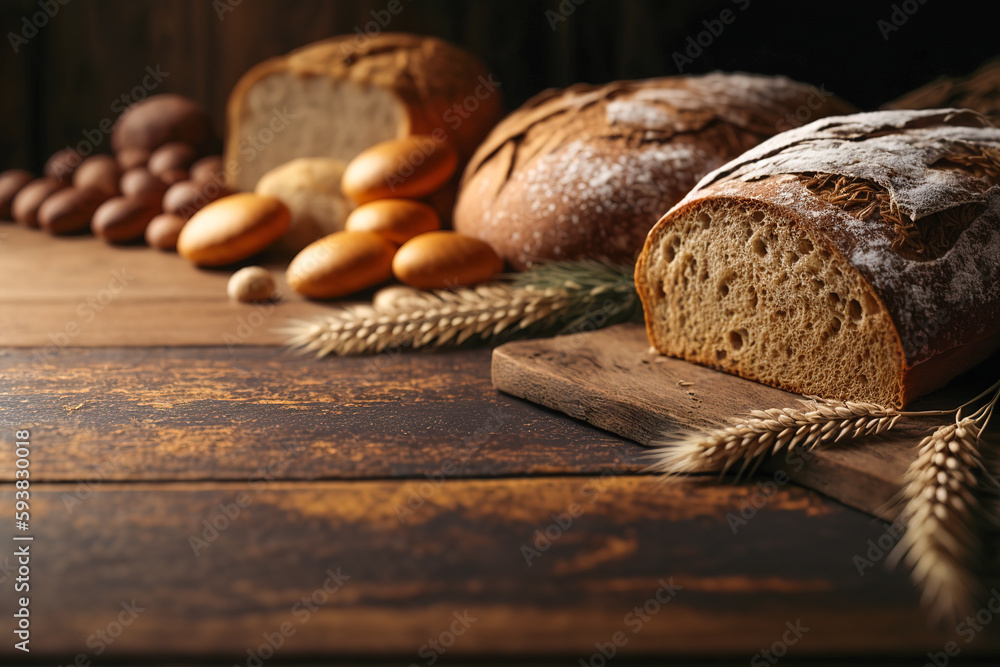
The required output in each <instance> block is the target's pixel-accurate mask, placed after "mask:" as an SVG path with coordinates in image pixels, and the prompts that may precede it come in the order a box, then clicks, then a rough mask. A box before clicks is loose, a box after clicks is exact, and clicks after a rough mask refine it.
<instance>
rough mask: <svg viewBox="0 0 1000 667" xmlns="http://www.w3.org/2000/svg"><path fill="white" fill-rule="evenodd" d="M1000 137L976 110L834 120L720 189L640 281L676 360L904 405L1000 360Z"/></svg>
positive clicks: (657, 238) (683, 218) (654, 322)
mask: <svg viewBox="0 0 1000 667" xmlns="http://www.w3.org/2000/svg"><path fill="white" fill-rule="evenodd" d="M998 183H1000V129H997V128H995V127H993V126H992V125H991V124H990V123H989V121H988V120H986V119H985V118H984V117H983V116H981V115H979V114H977V113H975V112H972V111H968V110H955V109H944V110H942V109H937V110H925V111H881V112H874V113H865V114H856V115H851V116H841V117H831V118H825V119H823V120H819V121H816V122H814V123H811V124H809V125H807V126H805V127H801V128H798V129H795V130H790V131H788V132H785V133H783V134H780V135H778V136H776V137H773V138H772V139H770V140H768V141H766V142H764V143H763V144H761V145H759V146H757V147H756V148H753V149H751V150H750V151H748V152H747V153H745V154H743V155H742V156H740V157H739V158H737V159H735V160H733V161H732V162H730V163H728V164H726V165H724V166H723V167H720V168H719V169H717V170H716V171H714V172H713V173H711V174H709V175H708V176H706V177H705V178H704V179H703V180H702V181H701V182H700V183H699V184H698V185H697V186H696V187H695V189H694V190H692V191H691V192H690V193H689V194H688V195H687V196H686V197H685V198H684V199H683V200H682V201H681V202H679V203H678V204H677V205H676V206H675V207H674V208H673V209H671V210H670V211H669V212H668V213H667V214H666V215H665V216H664V217H663V218H662V219H661V220H660V221H659V222H658V223H657V224H656V226H655V227H654V228H653V230H652V231H651V232H650V234H649V236H648V238H647V239H646V243H645V246H644V248H643V251H642V254H641V256H640V258H639V261H638V263H637V266H636V272H635V277H636V284H637V287H638V289H639V294H640V296H641V298H642V302H643V305H644V307H645V314H646V328H647V331H648V334H649V338H650V341H651V342H652V344H653V346H654V347H655V348H656V349H657V350H658V351H659V352H661V353H663V354H667V355H670V356H674V357H679V358H682V359H687V360H689V361H693V362H695V363H699V364H704V365H707V366H712V367H714V368H717V369H719V370H723V371H726V372H729V373H733V374H736V375H740V376H743V377H746V378H750V379H753V380H758V381H760V382H763V383H765V384H769V385H773V386H776V387H781V388H784V389H788V390H791V391H795V392H799V393H805V394H817V395H821V396H825V397H833V398H840V399H850V400H866V401H873V402H877V403H881V404H885V405H894V406H902V405H905V404H906V403H908V402H909V401H911V400H912V399H914V398H916V397H917V396H920V395H921V394H924V393H926V392H928V391H930V390H932V389H934V388H937V387H939V386H941V385H943V384H944V383H946V382H947V381H948V380H949V379H950V378H952V377H954V376H955V375H957V374H958V373H961V372H962V371H964V370H967V369H968V368H970V367H971V366H972V365H974V364H976V363H978V362H979V361H981V360H983V359H984V358H986V357H987V356H988V355H989V354H991V353H992V352H993V351H994V350H996V349H997V347H998V346H1000V188H998V187H997V184H998Z"/></svg>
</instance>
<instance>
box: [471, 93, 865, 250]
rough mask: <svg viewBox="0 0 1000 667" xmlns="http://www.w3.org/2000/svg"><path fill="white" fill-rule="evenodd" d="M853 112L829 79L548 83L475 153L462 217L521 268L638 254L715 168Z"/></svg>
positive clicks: (498, 126)
mask: <svg viewBox="0 0 1000 667" xmlns="http://www.w3.org/2000/svg"><path fill="white" fill-rule="evenodd" d="M852 111H854V108H853V107H851V106H850V105H849V104H847V103H845V102H843V101H841V100H839V99H837V98H836V97H833V96H832V95H830V94H829V93H827V92H825V91H823V90H821V89H818V88H815V87H812V86H807V85H805V84H801V83H797V82H795V81H791V80H790V79H786V78H784V77H771V76H757V75H750V74H721V73H715V74H708V75H705V76H680V77H669V78H661V79H650V80H645V81H621V82H615V83H609V84H607V85H603V86H591V85H583V84H581V85H575V86H572V87H570V88H567V89H565V90H550V91H546V92H543V93H541V94H539V95H537V96H536V97H534V98H533V99H531V100H529V101H528V102H527V103H525V104H524V106H522V107H521V108H520V109H518V110H517V111H515V112H514V113H512V114H510V115H509V116H508V117H507V118H506V119H504V120H503V122H501V123H500V124H499V125H497V127H496V128H495V129H494V130H493V131H492V132H491V133H490V135H489V136H488V137H487V138H486V140H485V141H484V142H483V144H482V145H481V146H480V147H479V149H478V150H477V151H476V153H475V155H474V156H473V157H472V160H471V161H470V162H469V164H468V167H467V168H466V170H465V174H464V176H463V179H462V188H461V191H460V192H459V197H458V204H457V206H456V208H455V218H454V226H455V229H456V230H458V231H460V232H462V233H464V234H469V235H471V236H477V237H479V238H481V239H483V240H484V241H486V242H487V243H489V244H490V245H491V246H493V248H495V249H496V250H497V252H499V253H500V255H501V257H503V258H504V259H506V260H507V261H508V262H509V263H510V264H511V265H512V266H513V267H515V268H517V269H525V268H529V267H531V266H533V265H535V264H537V263H540V262H545V261H551V260H570V259H580V258H603V259H608V260H611V261H614V262H622V263H631V262H633V261H634V260H635V258H636V256H637V255H638V254H639V250H640V249H641V248H642V242H643V240H644V239H645V238H646V233H647V232H648V231H649V230H650V228H651V227H652V226H653V224H654V223H655V222H656V221H657V219H659V217H660V216H661V215H663V214H664V213H665V212H666V211H667V209H669V208H670V207H671V206H672V205H673V204H675V203H676V202H677V201H678V200H679V199H680V198H681V197H683V196H684V194H685V193H686V192H687V191H688V190H690V189H691V188H692V187H693V186H694V184H695V183H697V182H698V179H700V178H701V177H702V176H704V175H705V174H707V173H708V172H709V171H711V170H712V169H715V168H716V167H718V166H720V165H722V164H724V163H725V162H727V161H728V160H731V159H732V158H734V157H736V156H737V155H739V154H740V153H742V152H743V151H745V150H747V149H748V148H750V147H752V146H755V145H756V144H758V143H760V142H761V141H763V140H764V139H766V138H768V137H770V136H772V135H774V134H777V133H779V132H781V131H783V130H786V129H791V128H792V127H796V126H798V125H801V124H802V123H803V122H807V121H809V120H813V119H815V118H819V117H822V116H827V115H830V114H831V113H850V112H852Z"/></svg>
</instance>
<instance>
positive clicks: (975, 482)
mask: <svg viewBox="0 0 1000 667" xmlns="http://www.w3.org/2000/svg"><path fill="white" fill-rule="evenodd" d="M987 397H990V399H989V400H988V401H987V402H986V403H985V405H982V407H980V408H979V409H978V410H976V411H975V412H973V413H972V414H971V415H968V416H966V417H964V418H963V417H962V411H963V410H965V409H966V408H967V407H969V406H970V405H976V404H978V403H980V402H981V401H983V400H984V399H986V398H987ZM998 400H1000V382H997V383H995V384H994V385H992V386H991V387H989V388H988V389H987V390H986V391H984V392H983V393H981V394H979V395H978V396H976V397H975V398H973V399H971V400H970V401H967V402H966V403H964V404H962V405H960V406H959V407H957V408H954V409H952V410H925V411H918V412H903V411H897V410H895V409H893V408H886V407H883V406H880V405H876V404H873V403H854V402H848V401H833V400H828V399H820V398H810V399H809V400H805V401H801V403H802V408H772V409H770V410H755V411H753V412H751V413H750V414H749V415H748V416H747V417H745V418H742V419H739V420H737V421H735V423H734V424H733V425H732V426H728V427H725V428H720V429H716V430H713V431H709V432H707V433H704V434H696V435H692V436H686V437H682V438H672V439H670V438H668V439H665V440H661V441H659V442H656V443H654V446H655V449H654V450H652V451H651V452H650V454H649V456H650V457H651V458H652V459H653V463H652V464H651V465H650V466H649V468H648V470H651V471H655V472H659V473H663V474H664V476H665V478H666V479H669V478H671V477H674V476H676V475H681V474H688V473H704V472H715V471H721V473H722V474H723V475H725V474H726V472H728V471H729V470H731V469H732V468H733V466H735V465H736V464H737V463H741V462H742V465H741V467H740V470H739V472H738V473H737V479H738V478H740V477H742V476H743V475H744V473H746V472H747V471H748V468H749V471H750V472H752V471H753V470H754V469H756V466H757V465H759V464H760V463H761V462H762V461H763V460H764V459H766V458H767V457H768V456H772V455H774V454H777V453H779V452H781V451H782V450H783V449H784V450H786V451H791V450H793V449H795V448H813V447H817V446H820V445H822V444H825V443H828V442H836V441H838V440H841V439H844V438H850V439H853V438H860V437H864V436H868V435H873V434H877V433H882V432H884V431H887V430H889V429H891V428H892V427H893V426H895V425H896V423H897V421H898V420H899V419H900V418H903V417H931V416H942V415H954V422H953V423H948V424H945V425H943V426H940V427H938V428H937V429H936V430H935V431H934V432H933V433H932V434H931V435H930V436H928V437H927V438H925V439H924V440H923V441H922V442H921V443H920V445H919V447H918V454H917V457H916V459H915V460H914V461H913V462H912V463H911V464H910V466H909V468H908V470H907V472H906V475H905V477H904V487H903V491H902V493H901V498H902V502H903V503H904V505H903V508H902V510H901V511H900V520H901V521H902V522H903V524H904V526H905V532H904V535H903V538H902V539H901V540H900V542H899V543H898V544H897V545H896V548H895V549H894V550H893V552H892V554H891V555H890V558H889V562H890V563H897V562H899V560H901V559H902V560H905V562H906V564H907V565H908V566H909V567H910V568H911V572H912V575H911V576H912V578H913V581H914V582H915V583H916V584H917V585H918V586H919V587H920V588H921V589H922V595H923V601H924V603H925V604H926V605H927V606H928V608H929V609H930V611H931V613H932V614H933V615H934V616H935V617H936V618H944V617H956V616H957V615H958V614H960V613H962V612H964V611H968V610H969V609H970V608H971V606H972V601H973V600H974V599H975V597H976V595H977V594H978V593H979V592H980V587H979V584H978V580H977V578H976V575H975V569H976V567H977V566H978V565H979V564H980V563H981V562H982V559H983V556H984V555H985V552H986V548H985V540H984V538H983V532H984V531H983V528H984V526H985V524H986V523H988V521H989V519H990V518H989V517H988V516H987V512H986V511H985V510H984V505H983V499H982V496H983V492H984V491H990V492H998V491H1000V483H998V482H997V480H996V478H994V477H993V475H992V474H991V472H990V470H989V469H988V466H987V463H986V460H985V457H984V454H983V452H982V450H981V446H980V435H981V433H982V432H983V430H985V428H986V426H987V425H988V423H989V420H990V417H991V415H992V414H993V410H994V408H995V406H996V404H997V402H998ZM751 466H752V467H751Z"/></svg>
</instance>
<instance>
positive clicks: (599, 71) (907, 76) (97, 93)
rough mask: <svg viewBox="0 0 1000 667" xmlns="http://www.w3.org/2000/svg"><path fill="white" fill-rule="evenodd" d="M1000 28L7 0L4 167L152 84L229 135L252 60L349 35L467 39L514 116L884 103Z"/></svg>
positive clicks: (379, 4) (956, 18)
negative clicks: (690, 97)
mask: <svg viewBox="0 0 1000 667" xmlns="http://www.w3.org/2000/svg"><path fill="white" fill-rule="evenodd" d="M392 9H396V10H398V11H396V13H392V11H391V10H392ZM998 24H1000V3H996V2H962V1H959V2H956V1H954V0H952V1H949V2H943V1H941V0H905V1H902V2H888V1H882V0H870V1H864V2H837V3H811V2H810V3H805V2H776V1H773V0H772V1H767V0H697V1H694V0H688V1H673V2H670V1H659V2H657V1H654V0H561V1H559V0H545V1H542V0H505V1H503V2H499V1H492V2H488V1H486V0H472V1H461V0H362V1H336V0H294V1H289V0H4V2H2V3H0V26H2V29H3V35H4V42H3V44H2V45H0V54H2V55H0V91H2V95H0V98H2V107H0V167H2V168H8V167H16V166H17V167H28V168H31V169H34V170H38V169H40V167H41V164H42V162H43V161H44V159H45V157H46V156H48V155H49V154H50V153H51V152H53V151H54V150H56V149H58V148H61V147H64V146H66V145H67V144H76V143H77V142H79V141H81V140H83V139H84V138H85V137H86V135H85V134H84V133H85V132H89V133H90V137H95V138H100V137H98V135H95V134H94V133H95V132H98V133H100V132H101V130H100V127H101V121H102V120H104V119H108V120H113V119H114V118H115V117H116V116H117V112H118V111H119V110H120V108H121V107H122V105H123V102H122V100H123V95H124V96H125V98H124V99H125V100H126V101H127V100H128V99H131V97H132V92H133V90H134V89H136V87H137V86H140V87H141V86H142V85H143V79H144V78H145V79H146V83H147V84H149V83H152V84H153V86H152V88H151V92H152V93H161V92H175V93H181V94H184V95H188V96H190V97H193V98H195V99H197V100H199V101H200V102H202V103H203V104H204V105H205V106H206V107H207V108H208V109H209V111H210V112H211V113H212V115H213V117H214V118H215V121H216V123H217V125H218V128H219V129H221V127H222V124H223V121H224V110H225V102H226V99H227V97H228V95H229V91H230V90H231V89H232V86H233V84H235V82H236V81H237V79H238V78H239V77H240V76H241V75H242V74H243V73H244V72H245V71H246V70H247V69H248V68H249V67H251V66H252V65H254V64H255V63H257V62H260V61H261V60H264V59H266V58H269V57H272V56H275V55H279V54H283V53H286V52H288V51H290V50H291V49H294V48H296V47H298V46H302V45H304V44H308V43H310V42H313V41H316V40H319V39H323V38H324V37H328V36H331V35H336V34H341V33H355V34H359V35H364V34H365V33H369V34H370V33H372V32H376V31H382V30H387V31H405V32H418V33H424V34H432V35H436V36H439V37H442V38H444V39H447V40H449V41H452V42H455V43H457V44H460V45H462V46H464V47H465V48H467V49H469V50H470V51H472V52H474V53H476V54H477V55H479V56H480V57H481V58H482V59H483V60H485V61H486V62H487V64H488V65H489V66H490V67H491V68H492V69H493V70H494V72H495V73H496V75H497V78H498V79H499V80H500V81H501V82H502V85H503V91H504V94H505V98H506V104H507V108H508V109H513V108H514V107H516V106H517V105H519V104H520V103H522V102H523V101H524V100H526V99H527V98H528V97H530V96H531V95H533V94H534V93H536V92H538V91H540V90H542V89H544V88H546V87H551V86H566V85H569V84H571V83H574V82H577V81H588V82H595V83H599V82H604V81H610V80H613V79H621V78H641V77H651V76H662V75H671V74H678V73H680V72H683V73H700V72H708V71H712V70H715V69H723V70H744V71H752V72H760V73H765V74H779V73H780V74H786V75H788V76H791V77H792V78H795V79H799V80H802V81H806V82H809V83H813V84H816V85H822V86H824V87H825V88H826V89H828V90H830V91H832V92H835V93H837V94H839V95H840V96H842V97H843V98H845V99H847V100H849V101H851V102H853V103H854V104H856V105H858V106H860V107H862V108H865V109H869V108H874V107H877V106H878V105H879V104H881V103H882V102H885V101H888V100H890V99H892V98H894V97H897V96H899V95H901V94H903V93H905V92H907V91H909V90H911V89H912V88H915V87H917V86H919V85H922V84H924V83H926V82H928V81H930V80H932V79H934V78H936V77H937V76H939V75H942V74H947V75H953V76H957V75H964V74H967V73H969V72H971V71H972V70H974V69H975V68H976V67H977V66H978V65H979V64H981V63H982V62H983V61H985V60H987V59H989V58H991V57H993V56H995V55H996V54H997V52H998V51H1000V47H998V45H997V41H996V37H995V27H996V26H997V25H998ZM38 26H41V27H38ZM147 68H149V69H147ZM150 71H153V72H159V73H160V77H159V80H154V79H153V78H150V77H149V76H148V73H149V72H150ZM136 92H137V94H139V95H145V94H146V92H145V90H144V89H140V90H138V91H136ZM99 150H107V138H106V137H104V143H103V144H102V145H101V147H100V148H99Z"/></svg>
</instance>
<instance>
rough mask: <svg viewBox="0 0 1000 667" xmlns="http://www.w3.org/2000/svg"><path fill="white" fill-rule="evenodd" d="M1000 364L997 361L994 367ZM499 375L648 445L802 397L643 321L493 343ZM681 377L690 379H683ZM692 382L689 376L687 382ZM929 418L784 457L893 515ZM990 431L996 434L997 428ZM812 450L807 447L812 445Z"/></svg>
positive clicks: (857, 501)
mask: <svg viewBox="0 0 1000 667" xmlns="http://www.w3.org/2000/svg"><path fill="white" fill-rule="evenodd" d="M996 367H997V364H995V363H992V362H989V363H986V364H983V366H982V368H981V369H979V370H977V371H974V372H972V373H970V374H968V375H965V376H963V377H962V378H960V379H959V380H957V381H956V382H954V383H952V385H951V386H949V387H946V388H945V389H943V390H941V391H940V392H937V393H936V394H933V395H931V396H928V397H926V398H925V399H922V400H921V401H919V402H918V403H916V404H915V405H914V406H912V409H915V410H918V409H942V408H946V407H955V406H957V405H959V404H960V403H961V402H962V401H963V400H964V399H966V398H968V397H970V396H973V395H975V394H976V393H978V392H979V391H981V390H982V389H984V388H985V387H987V386H989V384H990V383H991V382H993V381H995V379H996V378H995V377H994V376H993V375H992V374H991V373H990V369H995V368H996ZM994 373H995V370H994ZM493 383H494V385H495V386H496V387H497V388H498V389H500V390H501V391H504V392H507V393H509V394H512V395H514V396H518V397H521V398H526V399H527V400H529V401H532V402H534V403H538V404H540V405H544V406H546V407H549V408H552V409H554V410H558V411H560V412H563V413H566V414H568V415H570V416H572V417H576V418H577V419H582V420H584V421H587V422H589V423H591V424H593V425H595V426H598V427H600V428H603V429H606V430H608V431H611V432H612V433H617V434H619V435H622V436H625V437H627V438H630V439H632V440H635V441H636V442H640V443H642V444H646V445H648V444H650V443H651V442H653V441H654V440H656V439H657V438H659V437H670V436H672V435H678V434H682V433H689V432H691V431H694V430H704V429H706V428H714V427H717V426H720V425H725V424H726V423H727V422H728V420H729V419H730V418H731V417H735V416H739V415H742V414H745V413H746V412H748V411H749V410H754V409H766V408H775V407H778V408H780V407H790V406H797V405H798V403H797V399H798V398H801V397H799V396H796V395H793V394H790V393H788V392H784V391H780V390H778V389H774V388H772V387H766V386H764V385H762V384H758V383H756V382H750V381H748V380H743V379H741V378H738V377H734V376H731V375H727V374H725V373H719V372H716V371H713V370H711V369H707V368H703V367H701V366H696V365H694V364H689V363H687V362H684V361H680V360H677V359H670V358H667V357H662V356H659V355H657V354H655V353H653V352H651V351H650V346H649V342H648V340H647V339H646V332H645V330H644V329H643V328H642V326H641V325H620V326H617V327H611V328H608V329H603V330H600V331H594V332H590V333H583V334H574V335H571V336H564V337H559V338H550V339H539V340H529V341H517V342H513V343H508V344H506V345H502V346H501V347H498V348H497V349H496V350H494V352H493ZM681 383H685V384H681ZM686 383H691V384H690V385H688V384H686ZM928 423H935V422H926V421H904V422H901V423H900V425H899V426H897V428H896V429H894V430H893V431H891V432H889V433H887V434H884V435H881V436H878V437H875V438H870V439H866V440H865V441H864V442H862V443H853V442H850V441H846V442H842V443H841V444H838V445H835V446H831V447H829V448H824V449H820V450H815V451H814V452H812V453H811V458H810V460H809V461H808V462H806V461H803V460H802V456H804V455H801V454H800V455H794V454H793V455H789V456H783V457H779V459H778V460H777V461H773V462H771V466H770V467H771V468H772V469H775V468H777V467H781V468H783V469H784V470H786V471H787V472H788V474H789V475H790V476H791V478H792V479H793V480H795V481H796V482H798V483H801V484H803V485H805V486H807V487H809V488H812V489H816V490H818V491H821V492H823V493H825V494H827V495H829V496H832V497H833V498H836V499H837V500H840V501H841V502H844V503H846V504H848V505H850V506H852V507H856V508H858V509H861V510H863V511H865V512H869V513H873V514H878V515H880V516H882V517H884V518H890V519H891V518H893V517H894V516H895V514H896V512H897V511H898V508H897V507H895V506H892V505H889V504H888V501H889V500H890V499H891V498H893V496H895V494H896V493H897V492H898V491H899V489H900V486H901V484H902V478H903V473H904V472H905V471H906V467H907V465H909V462H910V460H911V459H912V456H913V452H914V449H915V447H916V445H917V443H918V442H919V441H920V440H921V439H922V438H923V437H924V436H925V435H926V429H927V425H928ZM984 437H986V438H988V439H990V440H992V439H993V438H995V435H993V434H986V435H985V436H984ZM806 455H808V454H806Z"/></svg>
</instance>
